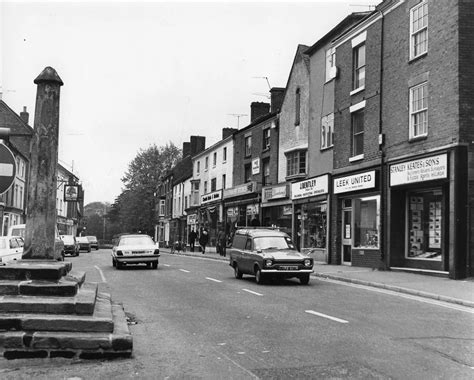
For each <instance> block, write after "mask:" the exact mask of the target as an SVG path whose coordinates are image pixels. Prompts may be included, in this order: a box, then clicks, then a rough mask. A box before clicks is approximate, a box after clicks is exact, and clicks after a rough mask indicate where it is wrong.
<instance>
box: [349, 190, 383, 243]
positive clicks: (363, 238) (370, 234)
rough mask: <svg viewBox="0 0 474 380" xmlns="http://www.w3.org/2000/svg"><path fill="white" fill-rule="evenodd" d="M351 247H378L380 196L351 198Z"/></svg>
mask: <svg viewBox="0 0 474 380" xmlns="http://www.w3.org/2000/svg"><path fill="white" fill-rule="evenodd" d="M352 207H353V218H354V222H353V223H354V224H353V225H354V234H353V235H354V236H353V239H354V240H353V247H354V248H360V249H378V248H379V241H380V239H379V236H380V196H379V195H376V196H371V197H363V198H353V199H352Z"/></svg>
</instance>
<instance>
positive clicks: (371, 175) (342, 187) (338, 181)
mask: <svg viewBox="0 0 474 380" xmlns="http://www.w3.org/2000/svg"><path fill="white" fill-rule="evenodd" d="M374 187H375V170H372V171H370V172H365V173H359V174H354V175H349V176H347V177H339V178H335V179H334V194H339V193H347V192H349V191H357V190H365V189H372V188H374Z"/></svg>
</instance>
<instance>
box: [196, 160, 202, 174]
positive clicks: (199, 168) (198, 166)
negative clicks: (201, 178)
mask: <svg viewBox="0 0 474 380" xmlns="http://www.w3.org/2000/svg"><path fill="white" fill-rule="evenodd" d="M200 171H201V161H198V162H197V165H196V173H197V174H199V172H200Z"/></svg>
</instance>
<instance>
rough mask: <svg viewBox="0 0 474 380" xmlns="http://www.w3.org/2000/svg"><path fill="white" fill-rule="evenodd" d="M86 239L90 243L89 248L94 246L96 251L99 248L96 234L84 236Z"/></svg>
mask: <svg viewBox="0 0 474 380" xmlns="http://www.w3.org/2000/svg"><path fill="white" fill-rule="evenodd" d="M86 238H87V240H89V243H90V245H91V248H95V250H96V251H97V250H98V249H99V242H98V241H97V237H96V236H86Z"/></svg>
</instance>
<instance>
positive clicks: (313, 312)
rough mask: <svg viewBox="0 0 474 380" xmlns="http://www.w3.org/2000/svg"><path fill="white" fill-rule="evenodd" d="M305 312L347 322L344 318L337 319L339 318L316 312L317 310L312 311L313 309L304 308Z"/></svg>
mask: <svg viewBox="0 0 474 380" xmlns="http://www.w3.org/2000/svg"><path fill="white" fill-rule="evenodd" d="M305 313H308V314H313V315H317V316H318V317H323V318H327V319H330V320H332V321H336V322H339V323H349V322H348V321H346V320H344V319H339V318H336V317H331V316H330V315H327V314H323V313H318V312H317V311H314V310H305Z"/></svg>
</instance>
